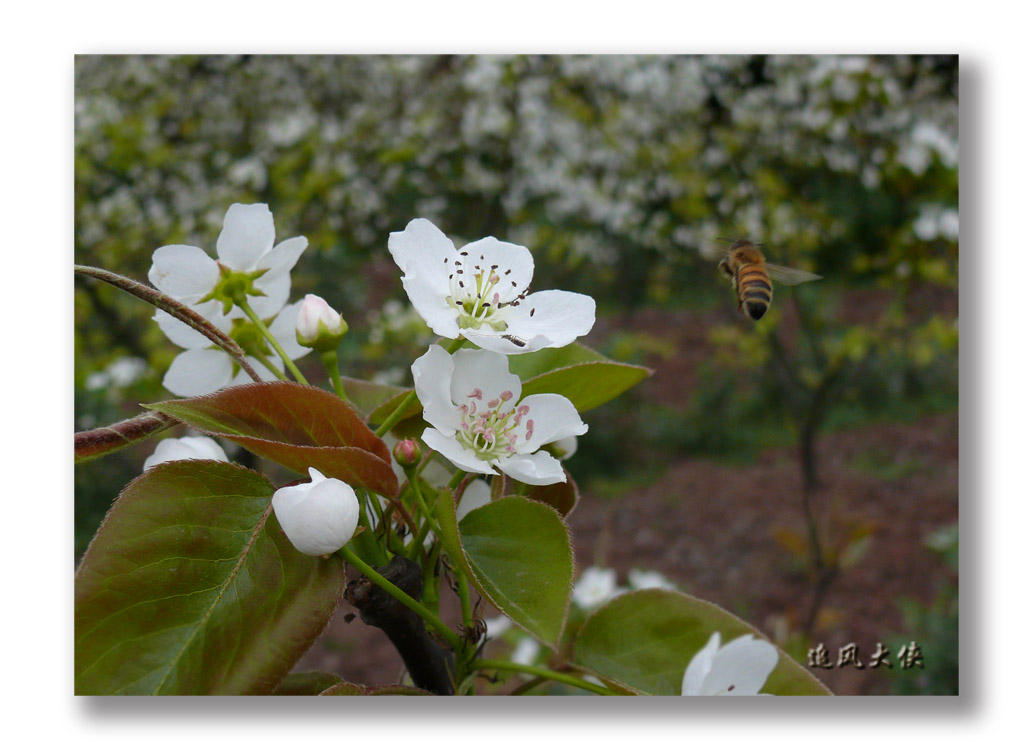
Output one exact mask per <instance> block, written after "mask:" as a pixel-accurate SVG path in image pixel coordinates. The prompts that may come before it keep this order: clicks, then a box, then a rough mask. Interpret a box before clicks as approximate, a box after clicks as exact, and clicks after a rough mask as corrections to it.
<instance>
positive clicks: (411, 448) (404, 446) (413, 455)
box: [391, 438, 423, 469]
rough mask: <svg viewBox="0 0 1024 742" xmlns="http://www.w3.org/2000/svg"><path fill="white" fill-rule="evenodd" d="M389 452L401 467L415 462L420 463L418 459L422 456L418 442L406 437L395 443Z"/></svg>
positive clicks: (410, 465)
mask: <svg viewBox="0 0 1024 742" xmlns="http://www.w3.org/2000/svg"><path fill="white" fill-rule="evenodd" d="M391 453H392V454H394V457H395V461H397V462H398V465H399V466H400V467H402V468H403V469H408V468H410V467H413V466H416V464H418V463H420V459H421V458H422V457H423V452H422V450H421V449H420V444H419V443H418V442H417V441H415V440H414V439H412V438H406V439H405V440H403V441H399V442H398V443H396V444H395V447H394V449H393V450H392V451H391Z"/></svg>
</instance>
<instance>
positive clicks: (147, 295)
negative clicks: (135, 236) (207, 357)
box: [75, 265, 263, 382]
mask: <svg viewBox="0 0 1024 742" xmlns="http://www.w3.org/2000/svg"><path fill="white" fill-rule="evenodd" d="M75 273H77V274H78V275H80V276H89V277H90V278H98V279H99V280H101V281H106V282H107V283H109V284H110V285H111V286H116V287H117V288H119V289H121V290H122V291H125V292H127V293H129V294H131V295H132V296H135V297H137V298H139V299H142V300H143V301H144V302H147V303H149V304H152V305H153V306H154V307H156V308H157V309H162V310H164V311H165V312H167V313H168V314H169V315H171V316H172V317H174V318H175V319H177V320H180V321H181V322H184V323H185V324H186V325H188V326H189V327H191V328H192V329H193V330H195V331H196V332H200V333H202V334H203V335H204V336H205V337H206V338H208V339H209V340H210V342H212V343H213V344H214V345H216V346H218V347H220V348H221V349H223V350H224V351H225V352H226V353H228V354H229V355H230V356H231V357H232V358H234V359H235V363H237V364H238V365H239V366H241V367H242V370H243V371H245V372H246V373H247V374H249V377H250V378H251V379H252V380H253V381H256V382H260V381H263V379H261V378H260V376H259V374H257V373H256V371H254V370H253V368H252V366H250V365H249V362H248V361H246V360H245V351H243V350H242V346H240V345H239V344H238V343H236V342H235V341H234V340H232V339H231V338H230V337H228V336H227V335H225V334H224V333H223V332H221V331H220V330H218V329H217V328H216V327H214V326H213V325H212V324H210V321H209V320H208V319H206V318H205V317H203V316H202V315H200V314H199V313H198V312H196V311H195V310H193V309H190V308H189V307H187V306H185V305H184V304H182V303H181V302H179V301H177V300H175V299H172V298H171V297H169V296H168V295H167V294H164V293H162V292H160V291H157V290H156V289H151V288H150V287H149V286H146V285H145V284H142V283H139V282H138V281H136V280H134V279H131V278H128V277H127V276H122V275H121V274H119V273H111V272H110V271H106V270H103V269H102V268H94V267H92V266H90V265H76V266H75Z"/></svg>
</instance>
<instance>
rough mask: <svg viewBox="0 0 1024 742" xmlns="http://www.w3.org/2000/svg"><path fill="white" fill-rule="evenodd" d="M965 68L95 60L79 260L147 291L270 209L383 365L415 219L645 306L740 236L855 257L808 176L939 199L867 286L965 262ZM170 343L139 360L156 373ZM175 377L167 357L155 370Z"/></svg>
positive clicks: (623, 60)
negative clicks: (803, 191)
mask: <svg viewBox="0 0 1024 742" xmlns="http://www.w3.org/2000/svg"><path fill="white" fill-rule="evenodd" d="M950 64H952V65H954V66H955V64H956V58H955V57H949V58H941V57H934V58H933V57H906V56H849V55H842V56H809V55H778V56H765V57H760V56H747V55H724V56H715V55H709V56H666V55H596V56H557V55H545V56H529V55H510V56H501V55H495V56H435V55H431V56H387V55H377V56H373V55H359V56H334V57H332V56H269V55H268V56H248V57H241V56H230V55H227V56H182V57H169V56H145V57H140V56H116V57H115V56H80V57H78V58H76V64H75V93H76V95H75V156H76V189H75V194H76V203H75V245H76V262H80V263H87V264H93V265H98V266H100V267H106V268H110V269H114V270H117V271H119V272H122V273H125V274H126V275H131V276H135V277H141V276H143V275H145V273H146V271H147V269H148V266H149V254H150V251H151V249H152V246H153V245H168V244H185V245H199V246H211V245H213V244H214V241H215V239H216V237H217V234H218V233H219V232H220V230H221V229H222V226H223V218H224V212H225V210H226V209H227V207H228V206H229V205H230V204H232V203H258V202H266V203H269V204H270V206H271V208H272V210H273V211H274V218H275V222H276V224H277V227H278V230H279V232H280V233H281V234H282V235H285V236H290V235H304V236H305V237H307V238H308V239H309V242H310V245H311V246H312V247H311V248H310V249H309V250H307V252H306V255H305V256H304V258H303V261H304V264H305V265H304V271H303V275H302V276H301V277H298V278H297V280H299V281H301V282H303V283H300V284H298V285H297V286H296V288H297V289H298V291H299V292H300V294H299V295H302V294H304V293H307V292H309V291H322V290H323V286H322V285H319V284H318V279H317V278H316V277H317V276H330V277H331V291H332V292H334V293H333V294H331V295H327V294H325V298H326V299H327V300H328V302H330V303H331V304H333V305H335V306H338V307H341V308H343V309H346V310H347V311H351V310H350V309H349V308H351V307H357V306H358V307H361V308H362V311H363V312H370V311H373V310H375V309H376V308H377V307H381V306H382V305H383V306H384V308H382V309H381V312H380V314H377V315H375V317H373V318H371V321H370V322H369V323H368V324H369V327H368V328H366V329H367V332H368V333H369V334H370V338H369V344H368V345H367V346H366V348H367V351H368V353H369V354H371V355H372V353H373V352H375V351H377V350H379V349H380V348H384V347H385V346H386V345H387V344H388V343H389V342H390V341H392V340H394V339H396V338H397V336H399V335H400V336H403V338H404V336H405V334H407V333H408V334H415V332H414V329H415V328H414V327H413V325H412V324H411V323H410V322H407V320H409V319H411V315H409V313H408V311H407V310H406V311H403V312H399V313H397V314H395V315H389V314H387V311H386V309H387V306H388V305H387V304H384V302H377V301H367V299H368V298H369V297H368V292H369V289H368V286H370V285H371V283H372V282H371V281H369V280H367V273H366V267H367V266H368V265H370V264H375V265H377V266H380V265H381V264H382V263H383V262H384V261H386V260H387V256H386V255H384V254H383V249H384V248H383V246H384V245H385V244H386V242H387V236H388V234H389V233H390V232H391V231H393V230H395V229H396V227H397V225H401V224H405V223H407V222H408V221H409V220H410V219H412V218H413V217H417V216H419V217H425V218H428V219H430V220H431V221H432V222H433V223H435V224H436V225H437V226H438V227H439V229H440V230H442V231H443V232H444V233H445V234H446V235H448V236H450V237H451V239H452V240H453V242H454V243H455V244H456V245H461V244H465V243H466V242H468V241H470V240H472V239H474V238H476V237H478V236H479V235H481V234H500V235H502V239H506V240H508V241H510V242H514V243H518V244H523V245H529V246H531V247H535V248H536V253H535V257H536V258H537V260H538V261H539V263H544V264H553V265H557V266H559V267H560V269H561V270H562V271H563V274H564V275H573V276H584V275H585V276H587V280H589V281H594V282H598V283H602V282H603V283H604V284H607V285H614V286H617V287H619V289H617V290H618V291H619V293H623V292H625V293H626V294H628V293H629V292H633V291H635V292H638V294H640V293H642V292H643V291H645V282H647V281H648V280H650V279H649V274H650V273H651V272H661V273H666V272H671V271H675V272H676V273H673V274H671V275H675V276H679V275H682V276H687V275H692V273H693V271H692V264H693V260H694V251H693V250H691V248H696V247H701V246H707V245H709V244H714V243H715V240H716V238H718V237H722V236H723V230H728V233H727V234H725V235H724V236H727V237H729V236H736V235H734V234H733V232H737V233H746V234H748V235H751V236H753V237H755V238H756V237H758V236H762V235H765V234H766V233H767V234H770V235H771V238H772V241H773V246H772V247H773V249H775V251H776V253H775V254H774V255H773V258H774V260H775V262H781V263H787V262H789V263H792V262H793V261H791V260H788V257H789V256H787V255H785V254H779V252H780V251H782V252H783V253H784V252H785V251H787V250H794V251H795V252H797V253H799V252H800V251H801V250H810V249H815V248H816V246H820V245H821V244H823V243H824V242H826V241H829V240H831V241H836V242H842V243H843V244H854V243H853V242H852V241H851V239H850V234H849V233H850V232H851V231H852V230H853V227H852V226H851V224H850V223H849V220H850V219H854V218H856V217H855V216H847V217H841V218H837V217H835V216H833V215H832V214H829V213H824V214H823V213H821V212H820V211H819V210H817V206H816V205H815V207H814V208H810V207H807V206H806V205H801V204H796V203H793V199H791V198H788V197H787V196H788V195H791V194H785V193H784V194H782V195H781V196H780V195H779V193H777V192H776V191H777V185H776V184H775V183H773V181H772V179H773V178H777V179H780V180H785V179H787V178H789V177H790V175H791V174H792V173H797V174H803V175H804V176H806V175H808V174H816V177H819V178H820V177H821V176H822V174H825V175H827V176H829V177H832V178H834V179H835V180H837V181H838V180H839V179H843V178H849V179H851V180H853V181H856V182H859V183H860V184H861V185H862V186H863V188H865V189H867V191H868V192H870V191H872V190H875V191H880V190H884V189H886V188H889V189H890V190H891V189H892V188H893V187H895V186H894V185H893V184H896V185H898V189H899V191H900V192H903V193H905V192H906V189H907V184H908V183H914V182H917V181H920V182H921V183H925V182H927V183H929V185H928V186H927V187H926V188H925V190H923V191H922V192H921V193H920V194H918V192H917V191H916V190H912V191H911V192H910V193H911V195H910V196H906V198H907V199H908V209H907V213H908V217H907V221H906V224H905V225H903V226H902V227H901V228H899V229H897V230H895V231H894V232H893V234H894V235H895V240H896V241H897V245H898V247H899V248H900V249H902V250H903V251H904V253H905V254H902V255H901V254H896V255H893V256H891V258H890V256H886V255H880V254H878V253H871V252H870V251H871V250H872V249H876V248H877V246H874V245H859V244H858V245H855V248H851V250H853V251H854V252H865V254H864V256H863V258H864V259H863V260H860V261H859V262H854V263H853V264H852V265H851V270H853V271H860V270H865V271H872V270H878V269H879V268H883V269H884V268H886V266H888V267H890V268H891V267H892V266H894V265H899V264H900V263H901V261H903V260H910V261H913V260H915V259H916V258H915V257H914V256H916V255H921V254H923V252H924V251H922V250H920V249H915V247H916V246H917V245H918V244H919V243H921V242H925V243H935V242H937V243H939V244H940V245H945V246H947V248H948V246H949V245H954V246H955V245H956V242H957V240H958V237H959V235H958V232H959V226H958V213H957V211H958V209H957V202H956V199H957V197H956V189H955V178H956V169H957V167H958V141H959V129H958V102H957V94H958V90H957V84H958V83H957V82H956V80H957V77H956V74H955V69H954V71H953V73H952V74H950V73H949V70H948V68H949V65H950ZM936 173H938V174H939V175H935V174H936ZM929 177H931V178H932V180H926V179H927V178H929ZM933 181H934V182H933ZM811 182H813V180H811ZM935 182H938V183H940V185H935ZM942 183H946V184H947V185H945V186H942V185H941V184H942ZM950 183H952V185H949V184H950ZM922 187H924V186H922ZM928 189H930V190H928ZM809 198H810V199H811V200H812V202H813V199H814V196H810V197H809ZM953 249H955V247H954V248H953ZM858 260H859V258H858ZM581 268H587V269H588V270H585V271H584V270H579V269H581ZM896 275H897V277H900V276H902V275H903V274H902V273H899V272H897V274H896ZM908 275H909V274H908ZM662 281H663V283H662V285H663V286H669V287H671V286H674V285H677V284H678V281H676V282H675V283H666V282H664V279H662ZM388 285H389V286H392V287H393V286H394V284H388ZM76 288H77V290H78V292H79V296H82V295H87V297H88V301H89V302H92V303H93V304H94V306H93V307H92V308H91V309H90V310H89V311H83V312H82V313H81V315H80V316H81V317H82V318H83V320H81V321H82V322H85V321H87V318H88V317H90V316H91V315H92V314H97V313H103V314H106V315H110V314H111V313H114V314H116V315H118V316H120V317H123V318H126V323H127V324H128V325H129V326H134V327H135V328H140V327H142V326H144V325H145V323H144V322H143V319H144V317H143V315H144V310H143V309H140V308H139V307H138V306H137V302H133V301H132V300H131V299H130V298H128V297H114V298H113V299H105V298H104V297H103V296H101V295H99V294H98V293H96V292H92V291H89V290H87V289H83V288H78V287H76ZM538 288H548V287H547V286H542V287H538ZM394 295H395V294H394V293H392V294H389V295H388V296H389V297H393V296H394ZM104 302H106V303H107V306H98V305H101V304H104ZM404 306H405V307H406V308H407V307H408V304H405V305H404ZM101 310H105V311H102V312H101ZM77 316H79V313H77V312H76V317H77ZM350 316H353V315H350ZM131 318H134V322H133V321H132V319H131ZM361 319H362V318H361V317H358V318H357V320H356V321H357V322H359V321H360V320H361ZM76 333H78V334H76V342H79V343H81V354H82V357H83V358H89V359H95V360H94V361H92V362H93V363H95V364H96V366H95V367H91V368H88V369H87V371H86V374H85V375H87V374H88V373H91V372H93V371H97V370H102V369H103V368H104V367H105V366H107V365H108V364H110V363H111V362H112V361H113V360H115V359H116V357H117V355H123V353H124V350H123V345H122V346H121V347H122V349H121V350H120V352H116V351H118V345H117V344H115V343H112V342H111V337H110V336H109V334H102V333H99V334H97V335H96V336H95V337H92V336H91V335H90V334H89V333H88V332H86V331H85V329H84V328H83V327H82V326H81V325H80V324H76ZM377 341H382V342H377ZM157 342H158V341H157V339H155V338H154V337H153V336H149V337H147V338H146V339H145V340H144V342H142V343H140V344H139V347H132V348H129V349H128V350H129V352H130V354H131V355H133V356H139V357H145V356H147V355H151V354H152V353H153V352H154V349H155V348H156V346H157ZM186 350H193V349H192V348H186ZM379 355H380V357H379V358H371V359H370V360H371V362H373V363H376V364H378V365H377V368H375V369H374V371H375V372H380V373H381V374H382V375H381V376H379V377H377V379H376V380H378V381H384V382H388V381H390V382H400V383H407V381H408V379H407V378H401V377H400V372H401V367H403V366H404V367H405V368H406V369H407V364H406V359H404V358H395V357H390V356H389V352H388V351H380V352H379ZM392 355H393V353H392ZM169 362H170V357H167V356H165V357H163V358H161V360H160V363H159V364H157V365H158V368H159V370H160V372H162V371H163V369H164V368H165V367H166V364H167V363H169ZM85 375H83V378H82V379H81V382H83V383H84V376H85ZM94 383H99V381H98V378H97V379H96V380H94Z"/></svg>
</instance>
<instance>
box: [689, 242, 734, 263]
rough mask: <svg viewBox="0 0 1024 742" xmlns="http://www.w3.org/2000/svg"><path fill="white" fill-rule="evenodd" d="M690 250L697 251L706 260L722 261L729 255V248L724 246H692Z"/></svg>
mask: <svg viewBox="0 0 1024 742" xmlns="http://www.w3.org/2000/svg"><path fill="white" fill-rule="evenodd" d="M689 247H690V249H692V250H695V251H696V252H697V253H698V254H699V255H700V256H701V257H702V258H704V259H705V260H721V259H722V258H724V257H725V256H726V255H728V254H729V248H728V247H725V246H723V245H710V244H707V243H704V244H701V245H690V246H689Z"/></svg>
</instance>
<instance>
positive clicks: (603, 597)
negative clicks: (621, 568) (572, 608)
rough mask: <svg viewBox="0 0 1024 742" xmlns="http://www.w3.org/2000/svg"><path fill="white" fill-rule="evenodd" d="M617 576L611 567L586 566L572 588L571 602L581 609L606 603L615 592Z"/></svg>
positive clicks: (588, 608)
mask: <svg viewBox="0 0 1024 742" xmlns="http://www.w3.org/2000/svg"><path fill="white" fill-rule="evenodd" d="M617 581H618V577H617V575H616V574H615V570H614V569H613V568H611V567H608V568H606V569H605V568H602V567H597V566H591V567H587V568H586V569H585V570H583V573H582V574H581V575H580V577H579V579H578V580H576V584H575V586H573V589H572V602H573V603H575V604H576V605H578V606H579V607H580V608H582V609H583V610H590V609H591V608H596V607H597V606H599V605H602V604H604V603H607V602H608V601H609V600H611V598H612V597H613V596H614V595H615V593H616V582H617Z"/></svg>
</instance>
